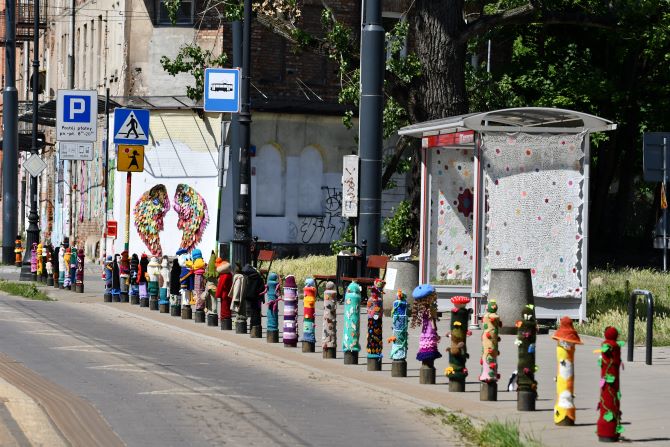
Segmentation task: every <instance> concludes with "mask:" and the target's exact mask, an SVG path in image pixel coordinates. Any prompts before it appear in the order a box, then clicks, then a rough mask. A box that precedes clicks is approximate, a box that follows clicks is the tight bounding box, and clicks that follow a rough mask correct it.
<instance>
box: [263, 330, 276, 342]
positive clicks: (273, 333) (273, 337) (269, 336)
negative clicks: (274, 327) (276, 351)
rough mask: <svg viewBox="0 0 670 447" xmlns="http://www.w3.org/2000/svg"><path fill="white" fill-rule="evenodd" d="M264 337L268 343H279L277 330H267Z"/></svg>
mask: <svg viewBox="0 0 670 447" xmlns="http://www.w3.org/2000/svg"><path fill="white" fill-rule="evenodd" d="M266 337H267V342H268V343H279V331H268V332H267V334H266Z"/></svg>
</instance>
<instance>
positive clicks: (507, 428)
mask: <svg viewBox="0 0 670 447" xmlns="http://www.w3.org/2000/svg"><path fill="white" fill-rule="evenodd" d="M420 411H421V412H422V413H423V414H425V415H426V416H430V417H435V418H439V419H440V422H441V423H442V424H444V425H448V426H449V427H451V428H452V429H453V430H454V431H456V433H458V435H459V436H460V437H461V440H462V441H463V442H464V443H465V444H466V445H472V446H480V447H541V446H542V443H540V442H539V441H538V440H536V439H535V438H533V437H532V436H530V435H526V434H522V433H521V432H520V430H519V424H518V422H510V421H505V422H500V421H497V420H495V421H492V422H486V423H484V424H483V425H482V426H481V427H477V426H475V424H473V423H472V420H471V419H470V418H468V417H467V416H464V415H462V414H460V413H456V412H449V411H446V410H445V409H444V408H439V407H438V408H431V407H423V408H421V410H420Z"/></svg>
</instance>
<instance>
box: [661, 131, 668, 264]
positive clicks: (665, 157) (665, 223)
mask: <svg viewBox="0 0 670 447" xmlns="http://www.w3.org/2000/svg"><path fill="white" fill-rule="evenodd" d="M667 150H668V144H667V138H665V137H663V186H664V187H663V188H662V190H663V194H665V186H666V180H667V179H668V154H667V153H666V152H667ZM667 233H668V209H667V208H663V271H664V272H665V271H667V269H668V239H667V238H668V234H667Z"/></svg>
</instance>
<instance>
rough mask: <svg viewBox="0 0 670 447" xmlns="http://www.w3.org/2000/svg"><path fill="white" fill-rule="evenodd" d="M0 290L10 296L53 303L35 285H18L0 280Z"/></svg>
mask: <svg viewBox="0 0 670 447" xmlns="http://www.w3.org/2000/svg"><path fill="white" fill-rule="evenodd" d="M0 290H2V291H3V292H7V293H8V294H10V295H14V296H22V297H24V298H29V299H31V300H38V301H52V299H51V298H49V297H48V296H47V295H46V294H45V293H44V292H42V291H41V290H40V289H38V288H37V286H36V285H35V284H34V283H18V282H11V281H5V280H0Z"/></svg>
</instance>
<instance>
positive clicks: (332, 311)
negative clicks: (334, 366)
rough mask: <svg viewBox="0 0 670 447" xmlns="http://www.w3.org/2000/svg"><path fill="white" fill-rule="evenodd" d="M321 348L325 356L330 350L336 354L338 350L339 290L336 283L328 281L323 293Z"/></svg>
mask: <svg viewBox="0 0 670 447" xmlns="http://www.w3.org/2000/svg"><path fill="white" fill-rule="evenodd" d="M321 343H322V344H321V346H322V348H323V352H324V355H325V354H326V350H328V349H330V350H331V351H332V354H331V355H333V354H335V350H336V349H337V289H336V286H335V283H334V282H332V281H328V282H327V283H326V290H324V292H323V337H322V339H321Z"/></svg>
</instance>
